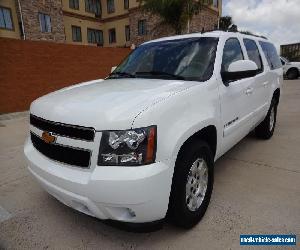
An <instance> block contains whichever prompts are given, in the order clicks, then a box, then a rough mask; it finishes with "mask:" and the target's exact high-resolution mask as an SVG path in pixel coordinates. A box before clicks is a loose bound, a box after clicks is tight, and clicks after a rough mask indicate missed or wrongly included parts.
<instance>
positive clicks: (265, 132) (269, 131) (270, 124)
mask: <svg viewBox="0 0 300 250" xmlns="http://www.w3.org/2000/svg"><path fill="white" fill-rule="evenodd" d="M276 119H277V102H276V101H275V99H272V102H271V105H270V108H269V111H268V113H267V116H266V118H265V119H264V120H263V121H262V122H261V123H260V124H259V125H258V126H257V127H256V128H255V134H256V136H257V137H258V138H260V139H264V140H268V139H270V138H271V137H272V136H273V134H274V130H275V125H276Z"/></svg>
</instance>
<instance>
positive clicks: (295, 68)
mask: <svg viewBox="0 0 300 250" xmlns="http://www.w3.org/2000/svg"><path fill="white" fill-rule="evenodd" d="M291 70H296V71H297V72H298V76H299V74H300V69H298V68H297V67H293V66H292V67H290V68H289V69H288V70H287V71H286V75H287V74H288V73H289V72H290V71H291Z"/></svg>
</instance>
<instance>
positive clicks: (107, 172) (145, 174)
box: [24, 139, 173, 223]
mask: <svg viewBox="0 0 300 250" xmlns="http://www.w3.org/2000/svg"><path fill="white" fill-rule="evenodd" d="M24 153H25V156H26V158H27V161H28V168H29V170H30V172H31V173H32V175H33V176H34V177H35V178H36V179H37V180H38V182H39V183H40V184H41V185H42V186H43V187H44V189H45V190H46V191H47V192H48V193H50V194H51V195H53V196H54V197H55V198H57V199H58V200H59V201H61V202H62V203H64V204H66V205H67V206H70V207H72V208H74V209H76V210H78V211H80V212H83V213H85V214H88V215H91V216H94V217H97V218H100V219H112V220H118V221H125V222H132V223H143V222H151V221H156V220H160V219H162V218H164V217H165V215H166V212H167V209H168V202H169V195H170V190H171V182H172V175H173V168H172V167H170V164H168V162H166V163H162V162H157V163H154V164H151V165H146V166H140V167H112V166H91V168H89V169H82V168H78V167H72V166H69V165H65V164H61V163H58V162H55V161H53V160H50V159H48V158H47V157H45V156H44V155H42V154H41V153H40V152H38V151H37V150H36V149H35V148H34V147H33V145H32V143H31V141H30V139H28V140H27V141H26V143H25V147H24Z"/></svg>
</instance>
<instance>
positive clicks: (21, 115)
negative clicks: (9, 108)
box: [0, 111, 29, 121]
mask: <svg viewBox="0 0 300 250" xmlns="http://www.w3.org/2000/svg"><path fill="white" fill-rule="evenodd" d="M28 116H29V111H23V112H15V113H7V114H0V121H5V120H13V119H17V118H24V117H28Z"/></svg>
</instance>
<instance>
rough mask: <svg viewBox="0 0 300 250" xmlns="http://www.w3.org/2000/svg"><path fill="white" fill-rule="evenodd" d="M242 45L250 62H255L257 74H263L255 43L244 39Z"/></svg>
mask: <svg viewBox="0 0 300 250" xmlns="http://www.w3.org/2000/svg"><path fill="white" fill-rule="evenodd" d="M244 44H245V47H246V50H247V54H248V57H249V59H250V60H251V61H253V62H255V63H256V65H257V68H258V72H263V63H262V60H261V56H260V53H259V50H258V47H257V45H256V43H255V41H253V40H251V39H244Z"/></svg>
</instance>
